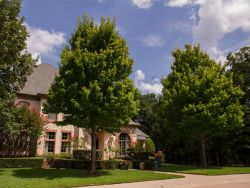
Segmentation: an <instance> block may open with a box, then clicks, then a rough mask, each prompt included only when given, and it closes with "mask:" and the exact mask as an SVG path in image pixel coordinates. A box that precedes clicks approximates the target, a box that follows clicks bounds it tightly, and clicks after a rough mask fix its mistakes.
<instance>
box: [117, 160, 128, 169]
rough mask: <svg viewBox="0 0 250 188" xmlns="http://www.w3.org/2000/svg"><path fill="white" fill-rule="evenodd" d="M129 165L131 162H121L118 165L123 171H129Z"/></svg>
mask: <svg viewBox="0 0 250 188" xmlns="http://www.w3.org/2000/svg"><path fill="white" fill-rule="evenodd" d="M129 165H130V162H129V161H126V160H124V161H121V162H120V163H119V165H118V168H119V169H121V170H128V168H129Z"/></svg>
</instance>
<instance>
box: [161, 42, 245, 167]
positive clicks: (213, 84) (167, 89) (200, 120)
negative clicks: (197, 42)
mask: <svg viewBox="0 0 250 188" xmlns="http://www.w3.org/2000/svg"><path fill="white" fill-rule="evenodd" d="M185 48H186V49H185V50H181V49H176V50H174V51H173V53H172V55H173V57H174V62H173V64H172V67H171V68H172V72H171V73H170V74H169V75H168V76H167V77H166V78H165V79H164V80H163V81H162V83H163V91H162V94H163V96H162V98H161V115H162V116H163V117H164V118H165V119H166V120H167V124H168V126H171V127H174V128H175V129H176V130H177V131H179V132H178V134H180V135H181V134H182V135H183V134H185V135H186V136H189V137H193V138H196V139H197V140H198V141H199V143H200V159H201V166H202V167H207V160H206V142H207V140H208V139H209V137H211V136H215V135H219V134H222V133H223V132H224V131H225V130H226V129H227V128H230V127H234V126H240V125H242V124H243V115H244V113H243V111H242V109H243V108H242V106H241V105H240V102H239V100H240V98H241V97H242V96H243V92H242V91H241V90H240V88H239V87H237V86H235V85H233V80H232V76H231V75H228V74H227V73H226V71H225V67H223V66H222V65H221V64H217V63H216V62H215V61H214V60H211V59H210V58H209V56H208V55H207V54H206V53H204V52H203V51H201V50H200V47H199V46H194V47H192V46H191V45H186V46H185Z"/></svg>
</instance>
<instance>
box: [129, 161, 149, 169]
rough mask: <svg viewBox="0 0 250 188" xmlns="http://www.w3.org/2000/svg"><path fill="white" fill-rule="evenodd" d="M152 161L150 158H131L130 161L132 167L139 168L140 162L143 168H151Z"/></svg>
mask: <svg viewBox="0 0 250 188" xmlns="http://www.w3.org/2000/svg"><path fill="white" fill-rule="evenodd" d="M153 162H154V161H152V160H145V161H143V160H133V161H132V168H133V169H140V163H144V169H145V170H150V169H153V165H154V163H153Z"/></svg>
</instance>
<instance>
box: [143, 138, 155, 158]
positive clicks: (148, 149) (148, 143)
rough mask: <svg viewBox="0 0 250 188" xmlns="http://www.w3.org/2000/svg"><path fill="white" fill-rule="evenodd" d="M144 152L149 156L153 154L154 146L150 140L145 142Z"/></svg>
mask: <svg viewBox="0 0 250 188" xmlns="http://www.w3.org/2000/svg"><path fill="white" fill-rule="evenodd" d="M145 151H146V152H148V153H150V154H151V155H154V153H155V144H154V142H153V140H152V139H151V138H147V139H146V141H145Z"/></svg>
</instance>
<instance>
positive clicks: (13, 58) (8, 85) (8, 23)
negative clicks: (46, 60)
mask: <svg viewBox="0 0 250 188" xmlns="http://www.w3.org/2000/svg"><path fill="white" fill-rule="evenodd" d="M20 5H21V2H20V0H1V1H0V43H1V45H0V97H1V98H3V97H5V96H6V95H9V94H10V93H16V92H18V91H19V90H20V89H21V88H22V87H23V86H24V84H25V82H26V78H27V76H28V75H29V74H31V72H32V69H33V66H34V65H35V62H36V61H35V60H32V57H31V54H30V53H28V51H27V44H26V39H27V37H28V32H27V30H26V27H25V26H24V23H23V21H24V18H23V17H19V12H20Z"/></svg>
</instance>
